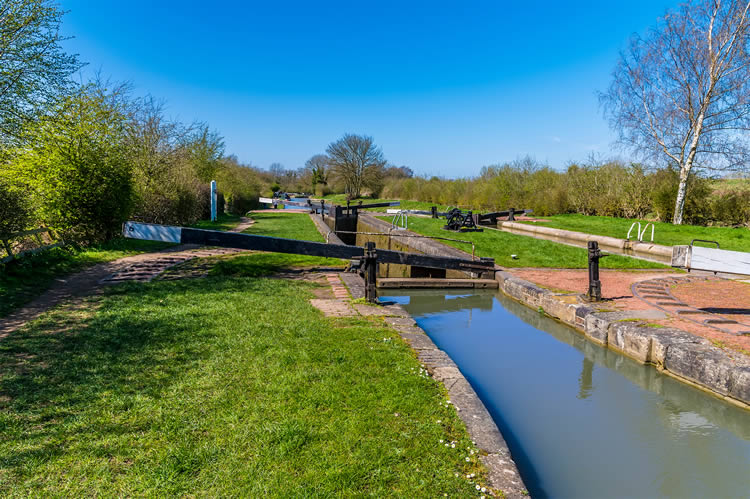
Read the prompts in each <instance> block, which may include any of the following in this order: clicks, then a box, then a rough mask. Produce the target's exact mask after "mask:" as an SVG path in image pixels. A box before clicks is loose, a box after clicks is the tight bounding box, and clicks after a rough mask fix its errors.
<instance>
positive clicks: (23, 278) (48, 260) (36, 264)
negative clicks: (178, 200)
mask: <svg viewBox="0 0 750 499" xmlns="http://www.w3.org/2000/svg"><path fill="white" fill-rule="evenodd" d="M169 246H172V245H171V244H169V243H162V242H157V241H138V240H135V239H125V238H117V239H113V240H112V241H109V242H107V243H105V244H102V245H99V246H91V247H87V248H81V249H79V248H72V247H67V248H55V249H52V250H50V251H47V252H43V253H39V254H36V255H31V256H29V257H26V258H23V259H21V260H19V261H16V262H11V263H9V264H6V265H5V266H0V317H5V316H6V315H8V314H9V313H11V312H12V311H13V310H15V309H16V308H18V307H20V306H22V305H24V304H26V303H28V302H29V301H31V300H33V299H34V298H36V297H37V296H39V295H41V294H42V293H43V292H44V291H46V290H47V289H48V288H49V287H50V285H51V284H52V282H53V281H54V280H55V279H56V278H59V277H61V276H64V275H67V274H70V273H72V272H77V271H79V270H82V269H84V268H86V267H89V266H91V265H95V264H97V263H105V262H111V261H112V260H117V259H118V258H123V257H126V256H129V255H135V254H137V253H144V252H148V251H157V250H160V249H163V248H167V247H169Z"/></svg>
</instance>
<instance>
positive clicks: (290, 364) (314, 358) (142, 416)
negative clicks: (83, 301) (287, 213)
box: [0, 227, 481, 497]
mask: <svg viewBox="0 0 750 499" xmlns="http://www.w3.org/2000/svg"><path fill="white" fill-rule="evenodd" d="M259 228H260V227H259ZM277 256H278V257H280V258H285V257H284V256H282V255H277ZM264 257H265V255H263V254H250V255H243V256H238V257H234V258H224V259H222V260H221V264H220V266H219V267H217V268H216V269H215V271H214V272H212V273H211V274H210V275H209V277H207V278H205V279H185V280H180V281H154V282H151V283H127V284H121V285H118V286H116V287H113V288H110V289H109V291H108V292H107V293H106V294H105V295H104V296H100V297H97V298H92V299H91V301H90V302H89V304H90V307H89V308H88V309H87V310H85V311H61V310H57V311H54V312H52V313H48V314H46V315H45V316H43V317H42V318H40V319H39V320H37V321H35V322H33V323H32V324H30V325H27V326H26V327H25V328H24V329H22V330H20V331H18V332H17V333H15V334H14V335H12V336H10V337H8V338H5V339H4V340H3V341H1V342H0V435H1V437H0V495H3V496H24V497H26V496H61V495H64V496H82V495H86V496H96V495H106V496H132V495H148V496H177V495H187V496H211V497H216V496H241V497H242V496H244V497H259V496H274V497H279V496H284V497H287V496H326V497H328V496H342V497H348V496H360V495H375V496H399V497H434V496H443V494H447V495H449V496H460V497H471V496H477V495H478V494H477V491H476V490H475V488H474V485H473V484H472V483H470V482H469V480H467V479H466V478H464V477H465V476H466V474H467V473H477V474H479V475H480V476H481V469H480V467H479V465H478V460H477V454H472V453H470V451H469V450H468V448H471V449H474V447H473V446H472V444H471V441H470V440H469V438H468V435H467V433H466V432H465V429H464V427H463V424H462V423H461V422H460V420H459V419H458V417H457V415H456V413H455V410H454V409H453V407H452V406H447V404H445V400H446V399H445V393H444V392H443V390H442V388H440V387H439V385H438V384H437V383H436V382H435V381H434V380H432V379H430V378H426V377H423V376H421V375H420V374H419V363H418V362H417V360H416V359H415V357H414V355H413V353H412V352H411V350H410V349H409V348H408V347H407V346H406V345H405V344H404V343H403V342H402V341H401V340H400V339H399V338H398V336H397V334H396V333H395V332H394V331H393V330H391V329H388V328H386V327H384V323H383V322H382V321H381V320H379V319H375V318H371V319H364V318H359V319H352V318H346V319H330V318H324V317H323V316H322V314H321V313H320V312H319V311H318V310H316V309H314V308H313V307H312V306H311V305H310V304H309V303H308V298H311V297H312V296H313V294H312V289H313V288H314V286H315V285H314V284H312V283H306V282H300V281H287V280H280V279H268V278H257V277H254V276H257V275H258V274H259V273H260V272H259V270H258V268H257V265H256V264H257V261H258V259H259V258H264ZM442 441H447V442H452V441H455V444H456V445H455V448H452V447H446V446H445V445H444V444H443V443H441V442H442ZM467 457H468V461H467V459H466V458H467Z"/></svg>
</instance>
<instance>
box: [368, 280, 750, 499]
mask: <svg viewBox="0 0 750 499" xmlns="http://www.w3.org/2000/svg"><path fill="white" fill-rule="evenodd" d="M384 291H385V290H384ZM383 294H387V295H388V296H383V297H382V299H383V300H392V301H396V302H398V303H401V304H402V305H403V306H404V307H405V308H406V310H407V311H409V313H411V315H412V316H413V317H414V319H415V320H416V321H417V323H418V324H419V326H420V327H422V329H424V330H425V332H426V333H427V334H428V335H429V336H430V337H431V338H432V340H433V341H434V342H435V343H436V344H437V346H438V347H439V348H441V349H442V350H444V351H446V352H447V353H448V354H449V355H450V356H451V358H452V359H453V360H454V361H455V362H456V364H458V367H459V368H460V369H461V371H462V372H463V373H464V376H466V378H467V379H468V380H469V382H470V383H471V384H472V386H473V387H474V389H475V391H476V392H477V394H478V395H479V397H480V398H481V399H482V401H483V402H484V404H485V406H486V407H487V409H488V410H489V412H490V413H491V415H492V417H493V418H494V420H495V422H496V423H497V425H498V427H499V428H500V430H501V431H502V433H503V435H504V436H505V438H506V441H507V443H508V446H509V447H510V449H511V452H512V454H513V457H514V459H515V461H516V464H517V465H518V468H519V470H520V472H521V474H522V476H523V478H524V482H525V483H526V486H527V487H528V489H529V492H530V494H531V495H532V496H533V497H579V498H580V497H750V411H746V410H744V409H740V408H738V407H735V406H732V405H730V404H728V403H726V402H724V401H722V400H720V399H718V398H716V397H713V396H711V395H709V394H706V393H704V392H702V391H700V390H698V389H696V388H693V387H690V386H688V385H686V384H684V383H681V382H679V381H677V380H675V379H674V378H671V377H669V376H666V375H662V374H661V373H659V372H658V371H657V370H656V369H654V368H653V367H651V366H645V365H641V364H639V363H637V362H635V361H633V360H631V359H629V358H627V357H624V356H622V355H619V354H617V353H615V352H612V351H610V350H607V349H605V348H602V347H599V346H597V345H595V344H593V343H591V342H589V341H587V340H585V339H584V337H583V336H582V335H580V334H579V333H577V332H575V331H574V330H572V329H571V328H569V327H567V326H564V325H562V324H560V323H558V322H556V321H553V320H552V319H549V318H548V317H545V316H544V315H543V314H540V313H539V312H537V311H535V310H531V309H529V308H527V307H525V306H523V305H520V304H518V303H516V302H514V301H512V300H510V299H508V298H506V297H505V296H503V295H501V294H498V293H492V292H467V293H454V294H445V291H438V290H407V291H396V290H388V292H387V293H383Z"/></svg>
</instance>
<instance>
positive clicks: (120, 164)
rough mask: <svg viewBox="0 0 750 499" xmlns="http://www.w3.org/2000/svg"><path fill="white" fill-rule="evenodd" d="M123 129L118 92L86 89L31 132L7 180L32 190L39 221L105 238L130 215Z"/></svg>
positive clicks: (68, 233) (73, 235) (71, 235)
mask: <svg viewBox="0 0 750 499" xmlns="http://www.w3.org/2000/svg"><path fill="white" fill-rule="evenodd" d="M125 126H126V118H125V115H124V113H123V112H122V109H121V108H120V105H119V103H118V96H117V91H107V90H106V89H104V88H102V87H100V86H98V85H87V86H84V87H81V88H80V89H79V90H78V91H77V92H76V93H75V94H73V95H72V96H70V97H67V98H65V99H63V100H61V101H60V102H59V103H58V104H57V105H56V106H55V107H54V108H53V109H52V112H51V113H50V114H49V116H45V117H43V118H42V119H40V120H38V121H36V122H33V123H31V124H29V125H28V126H27V127H26V129H25V139H27V140H26V143H27V144H29V145H28V146H27V147H25V148H23V149H21V150H19V151H18V152H17V153H16V155H15V156H14V157H13V159H12V161H11V162H10V164H9V165H8V168H7V169H6V170H5V172H4V174H5V175H6V176H9V177H10V178H12V179H14V180H15V181H16V182H17V183H19V184H23V185H26V186H27V187H28V188H29V190H30V191H31V192H32V195H33V197H34V198H35V201H36V202H35V204H36V206H37V207H38V218H39V219H40V220H41V221H43V222H44V223H46V224H47V225H48V226H50V227H51V228H53V229H55V230H57V231H59V232H61V233H63V235H64V237H66V238H68V239H74V240H77V241H80V242H83V243H90V242H95V241H101V240H106V239H108V238H111V237H112V236H114V235H115V234H117V233H118V232H119V230H120V225H121V224H122V222H123V221H125V220H126V219H127V217H128V216H129V215H130V212H131V209H132V200H133V195H132V194H133V181H132V173H131V167H130V164H129V162H128V160H127V154H126V147H125Z"/></svg>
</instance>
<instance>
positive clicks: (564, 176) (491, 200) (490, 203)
mask: <svg viewBox="0 0 750 499" xmlns="http://www.w3.org/2000/svg"><path fill="white" fill-rule="evenodd" d="M678 183H679V178H678V172H677V170H675V169H670V168H663V169H655V170H646V169H645V168H643V167H642V166H641V165H638V164H630V165H626V164H623V163H621V162H619V161H607V162H590V163H588V164H586V163H581V164H571V165H570V166H569V167H568V168H567V170H565V171H557V170H553V169H551V168H549V167H547V166H543V165H540V164H538V163H537V162H536V161H534V160H532V159H529V158H526V159H522V160H518V161H514V162H511V163H506V164H503V165H495V166H487V167H484V168H482V171H481V173H480V175H479V176H478V177H473V178H461V179H456V180H448V179H443V178H438V177H431V178H427V177H412V178H400V179H394V178H391V179H388V180H387V181H386V183H385V186H384V187H383V191H382V196H383V197H384V198H395V199H406V200H413V201H426V202H432V203H438V204H443V205H453V206H460V207H463V208H469V209H475V210H483V211H489V210H505V209H508V208H516V209H533V210H534V213H535V214H537V215H542V216H544V215H554V214H560V213H581V214H585V215H606V216H616V217H626V218H649V219H656V220H660V221H666V222H668V221H671V219H672V215H673V211H674V205H675V198H676V196H677V186H678ZM749 220H750V181H745V180H741V179H737V180H711V179H709V178H706V177H701V176H694V177H692V178H691V179H690V184H689V186H688V197H687V203H686V209H685V221H686V222H687V223H691V224H697V225H703V224H722V225H747V224H748V221H749Z"/></svg>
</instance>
